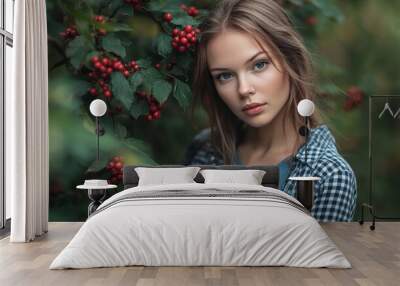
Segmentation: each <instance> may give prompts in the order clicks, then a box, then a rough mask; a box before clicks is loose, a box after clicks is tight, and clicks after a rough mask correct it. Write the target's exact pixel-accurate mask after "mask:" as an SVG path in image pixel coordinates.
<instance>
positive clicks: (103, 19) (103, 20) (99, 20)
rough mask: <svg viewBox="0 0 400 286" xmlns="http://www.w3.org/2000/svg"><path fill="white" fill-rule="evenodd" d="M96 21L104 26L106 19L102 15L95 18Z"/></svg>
mask: <svg viewBox="0 0 400 286" xmlns="http://www.w3.org/2000/svg"><path fill="white" fill-rule="evenodd" d="M93 18H94V20H95V21H96V22H98V23H100V24H104V23H105V22H106V18H105V17H104V16H102V15H96V16H94V17H93Z"/></svg>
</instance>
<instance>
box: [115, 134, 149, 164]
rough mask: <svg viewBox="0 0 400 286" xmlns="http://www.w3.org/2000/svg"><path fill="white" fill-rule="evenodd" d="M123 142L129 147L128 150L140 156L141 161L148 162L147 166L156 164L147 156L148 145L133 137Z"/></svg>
mask: <svg viewBox="0 0 400 286" xmlns="http://www.w3.org/2000/svg"><path fill="white" fill-rule="evenodd" d="M123 142H124V143H125V145H127V146H128V147H129V149H131V150H133V151H134V152H135V153H137V154H139V155H141V156H142V157H143V159H145V160H146V161H148V163H149V164H156V163H155V162H154V160H153V159H151V158H150V156H149V154H150V153H151V149H150V146H149V144H147V143H146V142H144V141H142V140H139V139H136V138H133V137H130V138H127V139H125V140H124V141H123Z"/></svg>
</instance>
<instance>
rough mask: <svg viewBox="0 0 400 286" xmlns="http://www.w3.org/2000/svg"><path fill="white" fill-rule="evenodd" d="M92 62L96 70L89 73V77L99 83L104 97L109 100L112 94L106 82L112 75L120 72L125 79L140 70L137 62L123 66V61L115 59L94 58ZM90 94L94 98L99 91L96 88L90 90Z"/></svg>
mask: <svg viewBox="0 0 400 286" xmlns="http://www.w3.org/2000/svg"><path fill="white" fill-rule="evenodd" d="M90 61H91V63H92V65H93V67H94V70H93V71H91V72H89V73H88V76H89V78H91V79H92V80H94V81H97V83H98V84H99V85H100V87H101V88H102V90H103V95H104V96H105V97H107V98H110V97H112V93H111V91H110V87H109V85H108V84H107V83H106V81H107V80H109V79H110V75H111V74H112V73H113V72H114V71H119V72H121V73H122V74H123V75H124V76H125V77H128V76H130V75H131V74H133V73H135V72H136V71H138V70H140V67H139V65H138V64H137V63H136V61H131V62H129V63H128V64H123V63H122V61H121V60H119V59H115V58H114V59H111V58H109V57H107V56H104V57H98V56H93V57H92V58H91V59H90ZM89 93H90V94H91V95H93V96H97V95H98V92H97V89H96V88H95V87H92V88H90V89H89Z"/></svg>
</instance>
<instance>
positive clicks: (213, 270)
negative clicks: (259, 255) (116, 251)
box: [0, 222, 400, 286]
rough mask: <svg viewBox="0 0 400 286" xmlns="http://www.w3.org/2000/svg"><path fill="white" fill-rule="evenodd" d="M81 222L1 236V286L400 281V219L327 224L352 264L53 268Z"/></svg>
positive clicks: (176, 285)
mask: <svg viewBox="0 0 400 286" xmlns="http://www.w3.org/2000/svg"><path fill="white" fill-rule="evenodd" d="M80 226H81V223H50V225H49V232H48V234H46V235H44V236H43V237H41V238H39V239H37V240H35V241H34V242H32V243H9V238H5V239H2V240H1V241H0V285H1V286H8V285H12V286H17V285H30V286H34V285H40V286H41V285H53V286H61V285H68V286H75V285H79V286H80V285H96V286H97V285H137V286H138V285H140V286H147V285H148V286H150V285H151V286H152V285H167V286H179V285H227V286H234V285H246V286H247V285H249V286H250V285H251V286H253V285H254V286H261V285H290V286H292V285H329V286H330V285H346V286H347V285H384V286H388V285H400V222H378V223H377V225H376V230H375V231H370V230H369V224H368V223H367V224H365V225H363V226H360V225H359V224H358V223H331V224H323V228H324V229H325V230H326V231H327V233H328V234H329V236H330V237H331V238H332V240H333V241H335V243H336V244H337V245H338V247H339V248H340V249H341V250H342V251H343V253H344V254H345V256H346V257H347V258H348V259H349V261H350V262H351V264H352V266H353V268H352V269H347V270H343V269H306V268H290V267H119V268H99V269H85V270H49V269H48V267H49V265H50V263H51V261H52V260H53V259H54V258H55V256H56V255H57V254H58V253H59V252H60V251H61V250H62V249H63V248H64V247H65V246H66V244H67V243H68V241H69V240H70V239H71V238H72V237H73V235H74V234H75V233H76V232H77V230H78V229H79V227H80Z"/></svg>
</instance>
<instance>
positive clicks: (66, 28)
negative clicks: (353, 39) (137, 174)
mask: <svg viewBox="0 0 400 286" xmlns="http://www.w3.org/2000/svg"><path fill="white" fill-rule="evenodd" d="M279 2H280V3H281V4H282V5H283V7H284V8H285V9H286V11H287V12H288V13H289V15H290V17H291V19H292V21H293V23H294V26H295V27H296V29H297V30H298V31H299V32H300V33H301V35H302V36H303V38H304V40H305V43H306V45H307V47H308V48H309V49H310V50H311V51H312V54H313V55H314V54H317V53H318V49H319V46H320V47H321V49H324V50H325V52H326V54H327V55H329V56H332V55H331V53H332V50H335V49H336V48H334V45H332V42H331V41H332V38H331V37H330V36H329V37H328V34H330V33H334V32H333V31H336V32H335V33H337V34H340V33H341V32H339V31H342V30H346V26H345V25H346V22H345V19H346V18H345V14H344V12H348V11H349V9H353V10H352V11H353V12H352V13H355V12H354V11H358V10H359V6H357V5H360V4H357V3H353V4H347V6H346V5H344V4H341V5H342V6H344V7H340V6H339V5H338V3H337V2H339V1H333V0H332V1H322V0H315V1H298V0H296V1H295V0H282V1H279ZM215 3H216V1H211V0H200V1H188V0H180V1H177V0H165V1H163V0H157V1H153V0H151V1H145V0H80V1H72V0H68V1H57V0H48V1H47V19H48V41H49V110H50V114H49V120H50V123H49V124H50V126H49V128H50V220H57V221H74V220H76V221H81V220H85V219H86V216H87V205H88V203H89V200H88V196H87V193H86V192H85V191H84V190H77V189H76V186H77V185H80V184H82V183H83V181H84V180H85V179H87V178H99V179H107V180H109V182H110V183H113V184H116V185H118V188H117V189H116V190H110V191H109V192H108V195H112V194H114V193H115V192H119V191H121V190H122V185H121V180H122V168H123V166H126V165H133V164H150V165H158V164H181V163H182V162H183V160H184V157H185V154H186V151H187V146H188V145H189V143H190V142H191V141H192V139H193V137H194V136H195V135H196V134H198V132H200V131H201V130H203V129H204V128H207V127H208V118H207V115H206V112H205V111H204V109H203V108H201V107H200V106H197V107H196V108H194V109H193V110H192V108H191V107H192V106H193V99H192V92H191V86H192V67H193V58H194V53H195V48H196V44H197V43H198V41H199V40H200V39H199V32H200V30H199V28H198V26H199V24H200V23H201V21H202V19H204V17H206V16H207V15H208V13H209V12H208V11H209V10H210V9H211V8H213V7H214V5H215ZM373 8H374V9H377V8H376V7H373ZM342 9H344V12H343V11H342ZM369 9H372V8H369ZM359 13H361V12H359ZM349 25H352V24H349ZM339 29H342V30H339ZM329 31H331V32H329ZM339 36H340V35H339ZM341 37H342V38H343V39H344V40H343V41H345V40H348V39H349V38H348V37H347V36H346V35H342V36H341ZM349 41H350V40H349ZM328 43H330V44H328ZM324 44H325V47H324ZM349 45H350V44H349ZM331 47H332V49H331ZM356 47H357V46H356ZM314 52H315V53H314ZM313 62H314V66H315V69H316V71H317V73H318V82H317V91H318V98H317V102H316V105H317V106H318V107H319V108H320V109H321V110H322V111H323V112H324V114H325V115H326V122H327V123H328V125H329V126H331V127H332V130H333V131H334V132H335V134H336V135H337V137H336V139H337V143H338V146H342V147H341V148H342V149H341V150H342V151H341V152H342V153H343V154H344V155H345V157H346V156H347V157H346V158H347V159H348V160H349V162H350V163H351V165H352V166H353V169H354V170H355V171H356V173H357V178H360V184H361V187H362V186H363V184H364V183H363V182H362V181H363V180H362V178H365V176H367V172H364V171H363V169H362V159H359V158H362V157H361V155H364V153H365V151H366V150H367V145H365V146H364V145H362V146H360V145H357V144H358V142H360V138H362V137H363V136H365V135H366V134H367V128H366V127H363V128H361V129H360V132H359V134H354V133H353V130H354V128H355V126H354V124H359V125H360V124H361V123H360V122H361V121H362V120H358V119H360V118H363V116H365V115H363V112H362V110H364V111H365V110H366V109H365V108H366V105H365V104H364V98H365V97H366V96H367V95H368V94H370V93H371V92H375V91H376V89H375V87H374V86H373V85H371V82H373V81H371V80H370V78H367V77H365V78H363V77H358V78H357V77H355V76H353V75H354V73H352V72H351V70H350V69H348V70H347V69H345V68H344V67H343V68H342V67H339V66H338V65H336V64H334V62H335V61H334V60H331V59H330V58H329V57H328V56H325V55H322V54H321V55H318V56H314V57H313ZM355 66H357V65H355ZM335 81H336V82H338V85H336V84H333V82H335ZM94 99H101V100H103V101H104V102H105V103H106V106H107V110H106V113H105V114H104V115H103V116H101V117H99V118H98V128H97V127H96V118H95V117H94V116H93V115H92V113H91V112H90V108H89V106H90V103H91V102H92V101H93V100H94ZM96 130H98V133H99V135H100V138H99V147H100V149H99V150H100V152H99V160H96V158H97V136H96ZM355 150H356V151H355ZM355 152H356V153H355ZM352 154H353V155H352Z"/></svg>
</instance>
